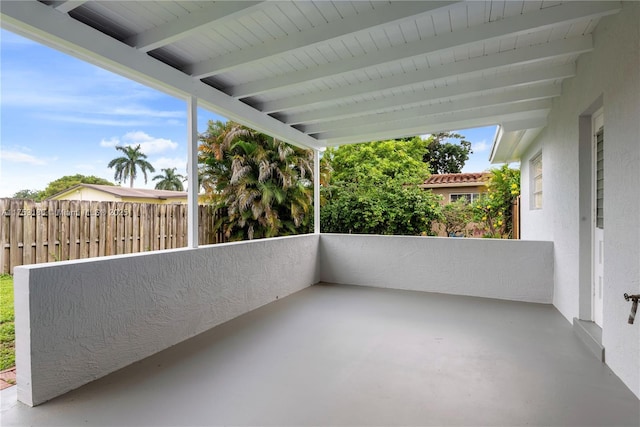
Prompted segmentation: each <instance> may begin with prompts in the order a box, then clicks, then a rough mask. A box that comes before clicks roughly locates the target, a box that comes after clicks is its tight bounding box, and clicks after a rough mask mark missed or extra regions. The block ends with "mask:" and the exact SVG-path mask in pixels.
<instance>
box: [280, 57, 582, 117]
mask: <svg viewBox="0 0 640 427" xmlns="http://www.w3.org/2000/svg"><path fill="white" fill-rule="evenodd" d="M575 69H576V67H575V65H574V64H566V65H559V66H555V67H550V68H549V67H545V68H538V69H535V70H529V71H524V72H519V73H513V74H507V75H504V74H501V75H497V76H492V77H490V78H480V79H472V80H468V81H464V82H461V83H457V84H455V85H451V86H444V87H439V88H433V89H429V90H420V91H415V92H413V93H409V94H407V93H402V92H401V93H398V94H397V95H393V96H389V97H384V98H380V99H377V100H375V101H369V102H367V103H364V104H358V105H357V106H356V105H353V104H349V105H345V106H342V107H333V106H332V107H328V108H323V109H318V110H311V111H307V112H304V113H298V114H295V113H294V114H287V115H286V116H285V117H284V122H285V123H287V124H290V125H293V124H300V123H314V122H319V121H323V120H332V119H337V118H346V117H355V116H360V115H365V114H367V113H369V112H371V111H378V110H381V109H384V108H393V107H397V106H403V105H404V106H410V105H412V104H418V103H424V102H427V101H436V100H442V99H447V98H451V97H459V96H466V95H468V96H471V95H474V94H477V93H482V92H487V91H491V90H496V89H502V88H509V87H516V86H521V85H530V84H534V83H542V82H552V81H555V80H559V79H564V78H567V77H573V76H575Z"/></svg>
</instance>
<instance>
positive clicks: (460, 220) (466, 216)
mask: <svg viewBox="0 0 640 427" xmlns="http://www.w3.org/2000/svg"><path fill="white" fill-rule="evenodd" d="M472 218H473V209H472V207H471V205H470V204H469V201H468V200H467V199H465V198H460V199H458V200H456V201H455V202H452V203H447V204H446V205H444V206H443V208H442V224H443V225H444V229H445V232H446V233H447V236H452V235H455V236H460V235H461V234H462V235H464V233H465V230H466V228H467V224H469V223H470V222H471V220H472Z"/></svg>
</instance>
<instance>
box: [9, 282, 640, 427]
mask: <svg viewBox="0 0 640 427" xmlns="http://www.w3.org/2000/svg"><path fill="white" fill-rule="evenodd" d="M60 369H64V365H62V366H61V367H60ZM15 388H16V387H12V388H11V389H8V390H4V391H3V392H2V400H3V402H2V407H3V410H2V413H1V418H0V421H1V425H2V426H16V425H19V426H23V425H33V426H41V425H58V426H80V425H91V426H96V425H109V426H137V425H148V426H168V425H171V426H182V425H199V426H211V425H278V426H282V425H296V426H306V425H329V426H332V425H368V426H369V425H420V426H424V425H467V426H476V425H501V426H507V425H508V426H516V425H545V426H560V425H580V426H587V425H594V426H627V425H629V426H638V425H640V402H639V401H638V399H637V398H636V397H635V396H634V395H633V394H632V393H631V391H629V390H628V389H627V388H626V387H625V386H624V385H623V384H622V382H621V381H620V380H619V379H618V378H617V377H616V376H615V375H614V374H613V373H612V372H611V370H610V369H609V368H608V367H607V366H606V365H604V364H602V363H600V362H599V361H598V360H597V359H596V358H595V357H594V356H593V355H592V354H591V353H590V352H589V350H588V349H587V348H586V346H584V344H582V342H580V341H579V340H578V338H576V337H575V335H574V333H573V331H572V328H571V325H570V324H569V323H568V322H567V321H566V320H565V319H564V318H563V317H562V316H561V315H560V314H559V313H558V311H557V310H556V309H555V308H554V307H552V306H550V305H543V304H529V303H519V302H510V301H500V300H493V299H482V298H473V297H460V296H451V295H442V294H430V293H420V292H409V291H396V290H388V289H375V288H368V287H358V286H344V285H326V284H323V285H316V286H312V287H310V288H307V289H305V290H303V291H301V292H298V293H296V294H294V295H291V296H289V297H287V298H283V299H281V300H279V301H276V302H274V303H271V304H269V305H267V306H265V307H262V308H260V309H258V310H255V311H253V312H251V313H248V314H246V315H244V316H241V317H239V318H237V319H235V320H232V321H230V322H227V323H226V324H223V325H221V326H219V327H216V328H214V329H212V330H210V331H208V332H205V333H203V334H201V335H199V336H197V337H195V338H193V339H191V340H189V341H186V342H184V343H182V344H179V345H177V346H175V347H172V348H170V349H168V350H165V351H163V352H161V353H159V354H157V355H155V356H152V357H150V358H147V359H145V360H143V361H141V362H138V363H135V364H133V365H131V366H129V367H127V368H124V369H122V370H120V371H118V372H116V373H113V374H111V375H109V376H107V377H105V378H102V379H100V380H98V381H95V382H93V383H91V384H89V385H87V386H84V387H82V388H80V389H78V390H75V391H72V392H70V393H67V394H66V395H64V396H62V397H59V398H57V399H54V400H52V401H50V402H47V403H45V404H43V405H41V406H38V407H35V408H29V407H27V406H25V405H23V404H21V403H16V402H15V401H14V402H11V398H12V394H13V396H15V391H13V392H12V391H11V390H12V389H13V390H15Z"/></svg>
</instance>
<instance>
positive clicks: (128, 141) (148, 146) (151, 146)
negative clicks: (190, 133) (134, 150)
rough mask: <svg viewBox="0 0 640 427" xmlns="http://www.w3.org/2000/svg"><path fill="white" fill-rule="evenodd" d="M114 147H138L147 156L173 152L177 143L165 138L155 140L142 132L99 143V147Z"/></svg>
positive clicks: (130, 133) (128, 133)
mask: <svg viewBox="0 0 640 427" xmlns="http://www.w3.org/2000/svg"><path fill="white" fill-rule="evenodd" d="M116 145H123V146H129V147H135V146H136V145H140V150H141V151H142V152H143V153H144V154H147V155H149V154H157V153H162V152H164V151H167V150H175V149H176V148H178V143H177V142H174V141H171V140H170V139H166V138H155V137H153V136H151V135H149V134H147V133H145V132H142V131H135V132H127V133H126V134H124V136H123V137H122V139H120V138H118V137H112V138H110V139H103V140H102V141H100V146H101V147H115V146H116Z"/></svg>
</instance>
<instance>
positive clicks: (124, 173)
mask: <svg viewBox="0 0 640 427" xmlns="http://www.w3.org/2000/svg"><path fill="white" fill-rule="evenodd" d="M116 150H118V151H122V153H124V156H122V157H116V158H115V159H113V160H111V161H110V162H109V164H108V165H107V166H108V167H109V168H115V170H116V172H115V174H114V176H113V178H114V179H115V180H116V181H118V182H122V181H126V180H127V179H128V180H129V187H131V188H133V181H134V180H135V179H136V177H137V176H138V169H140V170H141V171H142V173H143V175H144V182H145V184H146V183H147V172H155V171H156V170H155V168H154V167H153V166H152V165H151V163H149V162H148V161H146V160H145V159H146V158H147V155H146V154H144V153H143V152H142V151H140V144H138V145H136V146H135V147H129V146H119V145H118V146H116Z"/></svg>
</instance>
